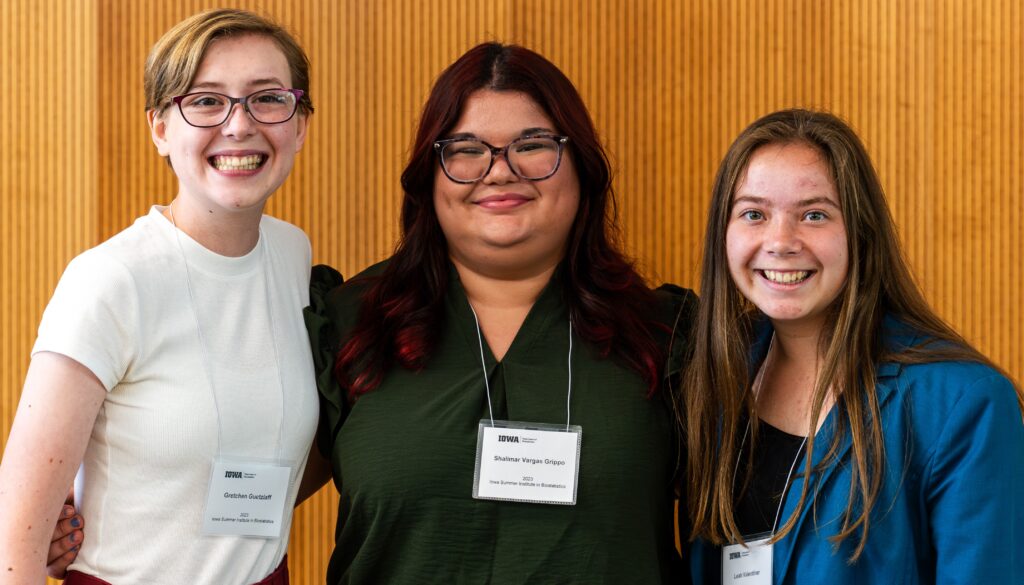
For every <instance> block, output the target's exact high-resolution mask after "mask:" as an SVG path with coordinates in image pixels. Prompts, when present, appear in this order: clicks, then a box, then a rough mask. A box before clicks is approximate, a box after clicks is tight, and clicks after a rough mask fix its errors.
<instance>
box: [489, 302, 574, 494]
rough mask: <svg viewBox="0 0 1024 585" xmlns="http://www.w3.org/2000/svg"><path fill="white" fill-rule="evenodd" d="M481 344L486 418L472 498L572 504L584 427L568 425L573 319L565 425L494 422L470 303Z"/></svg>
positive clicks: (570, 398) (570, 328) (570, 325)
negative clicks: (485, 394)
mask: <svg viewBox="0 0 1024 585" xmlns="http://www.w3.org/2000/svg"><path fill="white" fill-rule="evenodd" d="M469 309H470V311H472V312H473V320H474V321H475V322H476V336H477V343H478V344H479V346H480V366H481V368H482V370H483V375H484V388H485V389H486V392H487V411H488V415H489V417H490V418H489V422H488V420H487V419H485V420H481V421H480V424H479V425H478V426H477V449H476V462H475V467H474V471H473V497H474V498H476V499H481V500H504V501H511V502H522V503H532V504H560V505H567V506H572V505H575V504H576V494H577V488H578V487H579V470H580V449H581V441H582V437H583V428H582V427H580V426H579V425H571V424H570V422H571V419H570V409H569V407H570V405H571V403H572V319H570V320H569V356H568V360H567V361H568V369H569V388H568V392H567V396H566V399H565V426H562V425H554V424H546V423H531V422H516V421H505V420H498V421H496V420H494V409H493V407H492V405H491V383H490V381H489V380H488V376H487V362H486V360H485V359H484V341H483V333H482V332H481V330H480V320H479V319H478V318H477V315H476V310H475V309H473V305H470V306H469Z"/></svg>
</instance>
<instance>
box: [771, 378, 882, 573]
mask: <svg viewBox="0 0 1024 585" xmlns="http://www.w3.org/2000/svg"><path fill="white" fill-rule="evenodd" d="M901 369H902V364H897V363H889V362H887V363H883V364H880V365H879V367H878V371H877V372H876V374H875V376H876V380H875V382H876V384H875V389H876V391H877V392H878V410H879V413H882V412H884V409H885V407H886V404H887V403H888V402H889V399H890V398H891V397H892V394H893V386H894V385H895V384H896V382H897V376H898V375H899V372H900V370H901ZM836 417H837V411H836V409H835V408H833V409H832V411H831V412H830V413H829V414H828V416H827V417H826V418H825V422H824V423H822V425H821V429H819V430H818V434H817V435H815V437H814V455H813V457H812V458H811V461H812V463H813V466H814V468H817V467H818V465H819V464H820V463H821V461H822V460H823V459H824V458H825V454H826V453H827V452H828V447H829V444H831V442H832V438H833V437H834V436H835V433H836ZM882 419H883V420H884V419H885V417H884V416H883V417H882ZM852 444H853V440H852V439H851V438H850V434H849V432H847V433H844V434H843V436H842V438H841V439H840V441H839V449H838V450H837V451H836V459H835V460H834V461H833V462H832V463H831V464H829V466H828V467H827V468H825V469H824V470H822V471H821V472H820V473H819V474H820V476H821V477H820V482H819V481H818V477H817V475H819V474H815V475H812V476H811V478H810V482H811V483H810V487H809V490H810V491H808V494H807V500H806V501H805V503H804V507H803V509H802V510H800V511H799V517H798V518H797V521H796V524H795V525H794V526H793V530H792V531H790V533H789V534H788V535H786V537H785V538H783V539H782V540H780V541H778V542H776V543H775V548H774V552H773V555H772V556H773V564H774V569H773V571H772V573H773V576H774V579H773V582H776V583H784V582H785V576H786V571H787V570H788V569H789V564H790V559H791V558H792V556H793V549H794V546H795V544H796V540H797V538H796V537H797V536H798V535H799V534H800V531H801V530H803V526H804V523H805V522H806V521H807V517H808V516H813V514H814V512H813V510H812V508H813V506H812V505H811V501H812V499H813V496H814V493H815V491H816V490H817V491H824V490H827V489H829V486H828V482H829V480H830V479H831V477H832V475H833V474H834V473H835V470H836V467H838V464H839V463H841V462H842V461H843V460H844V459H845V458H846V455H847V453H848V452H849V450H850V447H851V445H852ZM803 469H804V462H803V460H801V461H800V463H798V467H797V469H795V470H794V471H793V476H794V479H793V481H792V483H791V484H790V486H789V489H788V490H786V497H785V501H784V505H783V508H782V515H781V516H779V526H782V525H783V524H785V523H786V521H787V520H789V518H791V517H792V515H793V513H794V511H796V505H797V503H798V502H799V501H800V492H801V491H802V490H803V488H804V483H805V481H806V480H805V478H804V477H803V475H802V472H803ZM841 489H842V490H843V492H844V493H845V491H846V488H845V487H842V488H841ZM843 509H845V507H844V508H843ZM819 512H825V513H828V514H829V515H830V516H831V515H833V514H832V512H833V511H832V510H824V509H822V508H819ZM821 519H822V520H824V521H826V522H829V521H831V520H833V518H831V517H825V518H821ZM812 522H813V520H812ZM829 526H831V524H829ZM808 529H810V530H813V529H814V526H813V525H812V526H810V527H808ZM826 530H827V528H826ZM828 536H831V533H830V534H823V535H820V536H816V538H827V537H828Z"/></svg>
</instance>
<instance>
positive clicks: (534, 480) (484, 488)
mask: <svg viewBox="0 0 1024 585" xmlns="http://www.w3.org/2000/svg"><path fill="white" fill-rule="evenodd" d="M582 436H583V429H582V427H579V426H576V425H573V426H569V427H567V426H566V425H550V424H540V423H521V422H510V421H494V424H493V425H492V424H491V421H489V420H484V421H481V422H480V427H479V432H478V436H477V456H476V472H475V474H474V482H473V497H474V498H477V499H485V500H508V501H515V502H530V503H537V504H563V505H570V506H571V505H574V504H575V503H576V490H577V482H578V479H579V455H580V445H581V438H582Z"/></svg>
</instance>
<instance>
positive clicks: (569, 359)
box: [469, 303, 572, 430]
mask: <svg viewBox="0 0 1024 585" xmlns="http://www.w3.org/2000/svg"><path fill="white" fill-rule="evenodd" d="M469 310H470V311H472V313H473V322H474V323H476V341H477V343H478V344H479V345H480V368H481V369H482V370H483V373H484V388H485V390H486V392H487V414H488V415H489V416H490V417H491V426H492V427H493V426H494V409H493V408H492V407H491V383H490V381H489V380H488V379H487V378H488V377H487V362H486V361H485V360H484V338H483V333H481V331H480V319H478V318H477V316H476V310H475V309H473V304H472V303H470V305H469ZM566 362H567V364H568V369H569V390H568V392H567V393H566V397H565V430H569V420H570V419H569V415H570V405H571V401H572V319H571V318H570V319H569V356H568V357H567V358H566Z"/></svg>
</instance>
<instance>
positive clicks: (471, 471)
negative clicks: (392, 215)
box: [307, 43, 696, 585]
mask: <svg viewBox="0 0 1024 585" xmlns="http://www.w3.org/2000/svg"><path fill="white" fill-rule="evenodd" d="M402 187H403V190H404V199H403V203H402V218H401V220H402V237H401V240H400V242H399V243H398V246H397V248H396V250H395V253H394V255H393V256H392V257H391V258H390V259H388V260H387V261H385V262H382V263H381V264H378V265H376V266H373V267H371V268H370V269H368V270H366V271H365V272H363V273H362V274H360V275H358V276H356V277H355V278H353V279H352V280H350V281H349V282H347V283H345V284H343V285H342V284H340V277H339V276H338V275H337V273H336V272H333V271H332V270H330V269H327V268H324V267H318V268H317V269H314V276H313V281H314V283H313V287H314V291H313V299H312V303H313V306H312V307H311V308H310V310H309V311H308V312H307V324H308V325H309V327H310V331H311V339H312V342H313V346H314V354H315V357H314V359H315V361H317V362H318V363H317V366H318V370H319V372H320V375H319V380H320V391H321V394H322V401H321V402H322V409H321V424H320V432H319V436H318V440H317V443H318V446H319V449H320V451H321V452H322V453H323V454H324V455H325V456H326V457H327V458H328V459H330V461H331V465H332V470H333V476H334V480H335V484H336V486H337V488H338V490H339V491H340V492H341V502H340V509H339V512H338V526H337V531H336V543H335V544H336V547H335V551H334V554H333V556H332V558H331V562H330V567H329V569H328V577H327V581H328V583H361V584H363V583H581V584H582V583H586V584H589V585H593V584H599V583H615V584H622V583H668V582H673V583H677V582H679V579H681V578H682V577H681V576H680V572H679V570H678V569H679V567H678V561H679V559H678V554H677V552H676V550H675V546H674V535H673V532H674V529H673V523H672V501H673V486H674V485H675V483H674V481H675V479H676V476H677V473H678V471H679V468H678V461H679V455H680V454H679V452H678V448H677V445H678V443H679V441H678V437H677V435H676V432H675V430H674V428H673V422H672V415H671V408H670V406H669V405H670V402H671V401H670V397H669V396H667V394H668V389H669V388H670V386H671V384H669V383H668V379H669V378H670V377H672V375H673V374H675V373H677V372H678V371H679V370H680V367H681V363H682V361H683V359H684V353H685V352H686V350H687V348H688V345H689V342H688V340H686V339H683V338H682V337H681V336H680V335H679V334H678V333H677V331H683V330H686V329H688V328H689V322H690V320H691V315H692V313H693V311H694V309H695V301H696V298H695V297H694V296H693V294H692V293H690V292H689V291H683V290H681V289H677V288H673V289H669V288H663V289H661V290H659V291H652V290H650V289H649V288H648V287H647V286H646V285H645V284H644V281H643V279H642V278H641V277H640V276H639V274H637V272H636V271H635V270H634V268H633V266H632V265H631V263H630V262H629V261H628V260H627V259H626V258H625V257H624V256H623V254H622V253H621V252H620V251H619V249H618V248H617V246H616V240H617V235H618V234H617V226H616V224H615V220H614V202H613V199H612V191H611V183H610V173H609V166H608V161H607V158H606V156H605V153H604V151H603V150H602V147H601V145H600V143H599V142H598V139H597V136H596V132H595V129H594V126H593V123H592V122H591V120H590V118H589V115H588V114H587V110H586V107H585V106H584V104H583V102H582V100H581V98H580V96H579V94H578V93H577V91H576V89H575V88H574V87H573V85H572V83H571V82H570V81H569V80H568V79H567V78H566V77H565V75H564V74H563V73H562V72H561V71H559V70H558V68H557V67H555V66H554V65H553V64H552V63H550V62H549V61H547V60H546V59H544V58H543V57H541V56H540V55H538V54H536V53H534V52H532V51H529V50H527V49H524V48H522V47H518V46H509V45H499V44H495V43H488V44H483V45H479V46H477V47H475V48H473V49H471V50H470V51H469V52H467V53H466V54H464V55H463V56H462V57H460V58H459V59H458V60H457V61H456V62H455V63H453V64H452V65H451V66H450V67H449V68H448V69H447V70H445V71H444V72H443V73H442V74H441V76H440V77H439V78H438V80H437V82H436V84H435V85H434V88H433V90H432V92H431V94H430V97H429V99H428V100H427V103H426V106H425V107H424V111H423V115H422V119H421V120H420V125H419V129H418V131H417V135H416V142H415V145H414V147H413V150H412V155H411V157H410V160H409V163H408V166H407V167H406V169H405V171H404V173H403V174H402ZM328 291H329V292H328ZM584 435H585V437H586V438H585V439H584Z"/></svg>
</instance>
